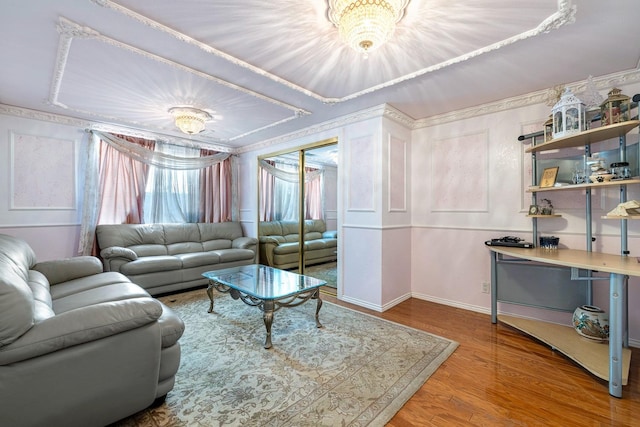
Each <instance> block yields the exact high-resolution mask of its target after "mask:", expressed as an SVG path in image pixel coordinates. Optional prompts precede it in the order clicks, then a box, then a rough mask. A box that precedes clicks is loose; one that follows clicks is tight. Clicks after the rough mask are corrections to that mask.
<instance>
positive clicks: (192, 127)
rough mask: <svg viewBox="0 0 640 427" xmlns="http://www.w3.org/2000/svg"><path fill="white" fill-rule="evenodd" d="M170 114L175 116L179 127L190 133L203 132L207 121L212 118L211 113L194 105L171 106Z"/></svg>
mask: <svg viewBox="0 0 640 427" xmlns="http://www.w3.org/2000/svg"><path fill="white" fill-rule="evenodd" d="M169 114H171V115H172V116H173V117H174V119H175V123H176V126H177V127H178V129H180V130H181V131H182V132H184V133H186V134H189V135H193V134H196V133H200V132H202V131H203V130H204V128H205V122H206V121H208V120H211V114H209V113H207V112H206V111H204V110H200V109H198V108H193V107H173V108H169Z"/></svg>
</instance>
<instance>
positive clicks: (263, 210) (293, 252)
mask: <svg viewBox="0 0 640 427" xmlns="http://www.w3.org/2000/svg"><path fill="white" fill-rule="evenodd" d="M337 153H338V150H337V145H336V140H331V142H328V143H327V142H325V143H323V144H322V143H321V144H318V145H312V146H307V147H302V148H300V149H298V150H296V151H292V152H281V153H276V154H273V155H268V156H263V157H260V158H259V159H258V163H259V175H258V177H259V180H258V185H259V191H258V196H259V200H258V206H259V209H258V216H259V226H258V234H259V240H260V243H259V257H260V258H259V262H260V263H261V264H265V265H270V266H272V267H276V268H281V269H290V270H292V271H296V272H300V273H301V274H307V275H312V276H315V277H319V278H321V279H323V280H326V281H327V282H328V283H329V284H330V285H331V286H332V287H333V288H335V287H337V280H336V279H335V277H336V267H337V249H338V248H337V231H336V230H337V167H338V165H337ZM301 182H302V185H301ZM300 218H302V220H303V221H302V224H301V222H300V221H299V219H300ZM301 235H302V236H303V239H300V238H299V236H301ZM327 278H329V280H327Z"/></svg>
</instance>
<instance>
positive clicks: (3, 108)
mask: <svg viewBox="0 0 640 427" xmlns="http://www.w3.org/2000/svg"><path fill="white" fill-rule="evenodd" d="M0 114H5V115H8V116H14V117H20V118H24V119H32V120H40V121H43V122H49V123H56V124H59V125H65V126H73V127H77V128H81V129H82V128H87V127H89V126H91V122H90V121H87V120H83V119H78V118H75V117H70V116H63V115H61V114H54V113H46V112H44V111H39V110H31V109H28V108H22V107H16V106H13V105H7V104H0Z"/></svg>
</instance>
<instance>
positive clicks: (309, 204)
mask: <svg viewBox="0 0 640 427" xmlns="http://www.w3.org/2000/svg"><path fill="white" fill-rule="evenodd" d="M304 170H305V172H313V171H316V170H317V169H315V168H305V169H304ZM304 191H305V198H304V203H305V205H304V212H305V219H324V211H323V209H322V178H321V177H320V176H318V177H317V178H316V179H314V180H312V181H308V182H306V183H305V188H304Z"/></svg>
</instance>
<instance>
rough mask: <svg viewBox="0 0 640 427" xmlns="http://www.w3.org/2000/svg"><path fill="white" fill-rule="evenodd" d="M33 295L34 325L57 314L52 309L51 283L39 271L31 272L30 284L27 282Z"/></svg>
mask: <svg viewBox="0 0 640 427" xmlns="http://www.w3.org/2000/svg"><path fill="white" fill-rule="evenodd" d="M27 285H29V288H30V289H31V293H32V294H33V308H34V313H33V321H34V323H38V322H42V321H43V320H45V319H48V318H49V317H51V316H55V313H54V312H53V310H52V309H51V292H50V291H49V288H50V287H49V281H48V280H47V278H46V277H44V274H42V273H40V272H39V271H35V270H30V271H29V282H27Z"/></svg>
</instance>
